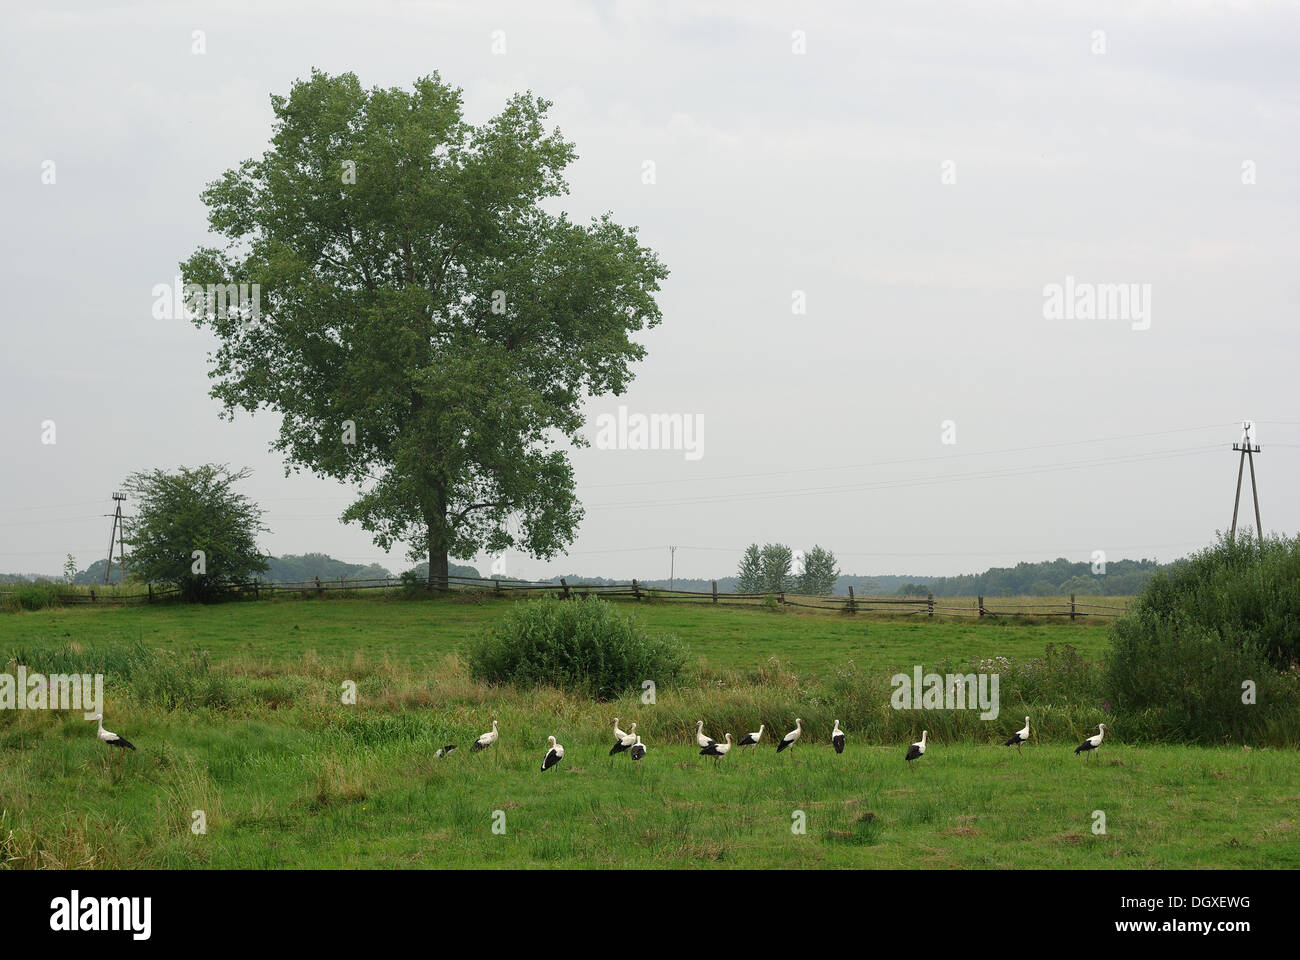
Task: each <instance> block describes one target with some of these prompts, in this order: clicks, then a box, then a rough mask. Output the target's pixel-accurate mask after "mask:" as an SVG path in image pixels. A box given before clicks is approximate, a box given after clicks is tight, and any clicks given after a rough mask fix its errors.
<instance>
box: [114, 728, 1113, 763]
mask: <svg viewBox="0 0 1300 960" xmlns="http://www.w3.org/2000/svg"><path fill="white" fill-rule="evenodd" d="M619 722H620V720H619V718H618V717H615V718H614V745H613V746H612V747H610V748H609V755H610V756H611V757H613V756H617V755H618V754H620V753H626V754H627V755H628V756H629V757H631V758H632V759H633V760H634V761H636V760H640V759H641V758H643V757H644V756H645V755H646V745H645V744H644V743H643V742H642V740H641V735H640V734H639V733H637V732H636V723H635V722H634V723H633V724H632V726H631V729H629V730H624V729H623V728H622V727H620V726H619ZM764 729H765V728H764V725H763V724H761V723H760V724H759V725H758V729H757V730H756V731H754V732H752V733H747V734H745V736H744V737H742V738H741V739H740V740H739V741H738V742H736V743H733V742H732V739H731V734H730V733H727V734H726V735H725V736H724V737H723V739H722V741H717V740H714V739H713V738H712V737H710V736H709V735H708V734H706V733H705V732H704V721H703V720H699V721H697V722H696V724H695V743H696V745H697V746H698V747H699V748H700V750H699V752H700V756H703V757H713V758H714V759H715V760H721V759H722V758H723V757H725V756H727V754H729V753H730V752H731V748H732V747H733V746H741V747H754V746H757V745H758V744H759V742H760V741H761V740H762V739H763V731H764ZM1109 729H1110V728H1109V727H1107V726H1106V724H1104V723H1102V724H1098V729H1097V733H1096V734H1094V735H1093V736H1091V737H1088V738H1087V739H1086V740H1084V741H1083V743H1081V744H1079V745H1078V746H1077V747H1075V748H1074V752H1075V754H1076V755H1077V754H1080V753H1089V752H1095V751H1096V750H1097V748H1098V747H1100V746H1101V741H1102V739H1103V738H1104V737H1105V736H1106V732H1107V731H1108V730H1109ZM101 736H102V735H101ZM499 736H500V733H499V731H498V729H497V721H495V720H493V721H492V729H491V730H489V731H488V732H487V733H484V734H483V735H481V736H480V737H478V738H477V739H476V740H475V741H474V744H473V746H472V748H471V749H472V750H473V751H474V752H476V753H477V752H478V751H480V750H486V749H487V748H488V747H490V746H492V745H493V744H494V743H496V742H497V740H498V738H499ZM802 736H803V720H802V719H800V718H799V717H795V720H794V729H793V730H791V731H790V732H789V733H787V734H786V735H785V736H784V737H782V738H781V739H780V740H779V741H777V744H776V752H777V753H780V752H781V751H783V750H786V749H789V748H790V747H793V746H794V745H795V744H796V743H798V742H799V738H800V737H802ZM929 736H930V732H929V731H928V730H922V731H921V739H920V740H917V741H916V742H915V743H912V744H909V745H908V748H907V753H906V754H905V755H904V759H905V760H906V761H907V766H908V768H909V769H911V767H912V765H913V764H914V763H915V762H916V761H917V760H920V759H921V758H922V757H924V756H925V750H926V746H927V745H928V740H929ZM1028 741H1029V718H1028V717H1025V725H1024V726H1023V727H1021V728H1020V729H1019V730H1017V731H1016V732H1015V733H1013V734H1012V735H1011V736H1010V737H1008V738H1007V740H1006V742H1005V743H1004V744H1003V746H1006V747H1015V748H1016V750H1017V751H1019V750H1020V748H1021V747H1022V746H1024V744H1025V743H1027V742H1028ZM546 743H547V750H546V755H545V756H544V757H542V772H543V773H545V772H546V771H547V770H549V769H551V767H553V766H555V765H556V764H557V763H559V762H560V761H561V760H563V759H564V747H563V746H562V745H561V744H560V743H558V742H557V741H556V739H555V737H553V736H550V737H547V738H546ZM830 743H831V746H832V747H834V748H835V752H836V753H843V752H844V744H845V734H844V731H843V730H842V729H841V728H840V722H839V721H838V720H836V721H835V726H834V728H833V729H832V730H831V738H830ZM132 749H134V748H132ZM455 749H456V745H455V744H448V745H447V746H445V747H442V748H440V749H439V750H438V751H437V754H436V756H439V757H445V756H446V755H447V754H449V753H451V751H453V750H455Z"/></svg>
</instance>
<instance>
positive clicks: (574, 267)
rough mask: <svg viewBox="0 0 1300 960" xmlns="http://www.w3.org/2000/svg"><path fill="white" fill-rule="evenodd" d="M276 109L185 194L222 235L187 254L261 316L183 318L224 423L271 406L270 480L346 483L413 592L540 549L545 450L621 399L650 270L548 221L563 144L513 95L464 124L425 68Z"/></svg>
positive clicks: (569, 148)
mask: <svg viewBox="0 0 1300 960" xmlns="http://www.w3.org/2000/svg"><path fill="white" fill-rule="evenodd" d="M271 106H272V108H273V110H274V114H275V123H274V129H273V135H272V138H271V144H270V147H269V149H268V150H267V151H266V152H265V153H263V154H262V156H261V157H260V158H257V159H251V160H247V161H245V162H244V163H242V164H241V165H240V166H239V167H238V168H236V169H233V170H229V171H227V172H226V173H225V175H224V176H223V177H221V178H220V179H219V180H217V181H215V182H213V183H212V184H210V185H209V186H208V188H207V190H206V191H205V192H204V194H203V199H204V201H205V202H206V203H207V205H208V207H209V222H210V225H211V228H212V230H213V231H214V232H215V233H217V234H219V235H221V236H223V237H224V238H225V241H226V243H225V246H224V247H222V248H220V249H218V248H210V247H209V248H202V249H199V250H197V251H196V252H195V253H194V254H193V255H192V256H191V257H190V258H189V259H188V260H187V261H186V262H184V263H183V264H182V265H181V269H182V274H183V277H184V280H185V282H186V283H187V284H200V285H205V286H206V285H210V284H219V285H225V284H232V283H233V284H239V283H246V284H250V285H251V284H257V285H258V286H257V288H256V290H257V294H258V297H259V301H254V302H255V303H256V304H257V311H256V312H257V316H256V317H250V313H251V312H252V311H250V310H249V309H245V310H242V311H239V310H222V309H220V308H219V305H218V304H217V303H216V301H215V299H214V298H212V297H209V298H207V301H206V302H205V303H203V304H202V306H201V309H199V310H198V311H197V314H198V315H197V316H196V317H195V318H194V322H195V323H196V324H198V325H200V326H203V327H205V328H207V329H210V330H211V331H212V332H213V333H214V334H215V335H216V336H217V338H218V340H219V345H218V347H217V350H216V352H215V354H213V356H212V368H211V371H210V374H209V375H210V376H211V377H212V378H213V379H214V380H215V384H214V386H213V387H212V395H213V396H214V397H216V398H217V399H219V400H221V401H222V402H223V403H224V405H225V409H224V415H225V416H226V417H228V418H229V417H231V416H233V414H234V412H235V411H236V410H237V409H243V410H247V411H249V412H253V411H256V410H258V409H259V408H263V407H266V408H269V409H272V410H275V411H278V412H279V413H280V414H281V415H282V421H281V426H280V432H279V437H278V439H277V440H276V441H275V442H274V443H273V445H272V446H273V449H277V450H279V451H281V452H282V453H283V454H284V456H285V459H286V463H287V465H288V466H287V467H286V469H294V470H299V469H303V468H307V469H310V470H312V471H315V472H317V473H319V474H323V475H327V476H331V477H335V478H338V479H341V480H344V481H346V482H350V483H353V484H355V485H356V486H357V488H358V489H359V494H358V496H357V499H356V500H355V502H353V503H352V505H351V506H349V507H348V508H347V510H346V511H344V513H343V515H342V519H343V520H345V521H349V522H352V521H355V522H359V523H360V524H361V525H362V526H363V527H364V528H365V529H366V530H368V531H370V532H371V533H372V535H373V536H374V539H375V542H376V543H378V544H379V545H380V546H382V547H384V548H385V549H387V548H389V547H391V546H392V544H393V543H395V542H402V543H406V544H408V545H410V546H411V558H412V559H420V558H427V559H428V561H429V583H430V585H437V584H439V583H440V582H445V579H446V576H447V568H448V556H449V555H450V556H453V557H458V558H468V557H470V556H472V555H474V554H475V553H477V552H479V551H481V550H486V551H489V552H492V553H498V552H500V551H503V550H506V549H509V548H515V549H519V550H522V551H525V552H527V553H529V554H531V555H533V556H539V557H549V556H552V555H554V554H555V553H556V552H558V551H559V550H561V549H562V548H563V547H564V546H565V545H567V544H568V543H570V542H572V539H573V536H574V533H575V530H576V527H577V524H578V522H579V521H580V519H581V517H582V510H581V507H580V506H579V504H578V502H577V499H576V497H575V494H574V480H573V472H572V468H571V465H570V463H569V461H568V458H567V456H566V455H565V453H564V451H563V450H560V449H557V444H558V443H559V442H560V441H561V440H563V439H566V438H567V440H568V441H570V442H571V443H573V444H575V445H585V444H586V441H585V439H584V438H583V437H582V436H581V434H580V432H579V431H580V429H581V427H582V422H583V421H582V416H581V411H580V405H581V403H582V401H583V399H584V398H585V397H586V396H592V395H599V394H605V393H614V394H620V393H622V392H623V391H624V390H625V388H626V386H627V384H628V382H629V380H630V379H631V372H630V369H629V368H630V365H631V364H632V363H633V362H634V361H636V360H638V359H640V358H641V357H642V356H643V355H644V348H643V347H641V346H640V345H639V344H637V343H635V342H634V341H633V340H632V339H631V336H632V334H634V333H635V332H637V331H639V330H642V329H644V328H647V327H652V326H655V325H656V324H657V323H658V322H659V320H660V311H659V308H658V306H657V304H656V302H655V299H654V294H655V293H656V292H657V291H658V289H659V281H660V280H662V279H663V278H664V277H666V276H667V270H666V269H665V267H664V265H663V264H662V263H661V262H660V260H659V259H658V257H657V256H656V255H655V254H654V253H653V252H652V251H651V250H649V249H647V248H646V247H643V246H642V245H641V244H640V243H639V242H638V240H637V231H636V229H635V228H628V227H623V226H620V225H619V224H617V223H615V222H614V221H613V220H612V219H611V218H610V216H609V215H604V216H601V217H598V218H596V219H594V220H592V221H591V222H590V223H589V224H585V225H584V224H577V223H573V222H571V221H570V220H569V219H568V218H567V216H565V215H564V214H563V213H555V212H552V209H551V205H550V204H548V203H547V201H550V200H552V199H553V198H555V197H559V196H562V195H563V194H565V193H566V192H567V189H568V188H567V185H566V183H565V180H564V177H563V171H564V169H565V168H566V167H567V166H568V165H569V164H570V163H571V162H572V161H573V160H574V158H575V156H576V154H575V151H574V146H573V144H571V143H569V142H567V141H565V140H564V138H563V137H562V136H561V135H560V132H559V131H558V130H549V131H548V130H547V129H546V124H545V116H546V112H547V109H548V108H549V107H550V104H549V103H548V102H547V101H546V100H543V99H540V98H538V97H535V96H533V95H532V94H531V93H523V94H517V95H515V96H513V97H511V98H510V99H509V100H508V101H507V102H506V104H505V106H504V109H503V110H502V111H501V112H500V113H499V114H498V115H497V116H495V117H493V118H492V119H490V120H488V121H486V122H485V123H483V124H481V125H477V126H476V125H473V124H470V123H468V122H467V121H466V120H465V119H464V117H463V115H462V103H461V92H460V91H459V90H458V89H455V88H453V87H451V86H449V85H447V84H445V83H444V82H443V81H442V80H441V79H440V78H439V77H438V75H437V74H433V75H431V76H428V77H424V78H422V79H419V80H417V81H416V82H415V84H414V85H413V88H412V89H411V90H403V89H399V88H393V89H378V88H375V89H370V90H366V89H363V88H362V86H361V84H360V83H359V82H358V80H357V78H356V77H355V76H354V75H352V74H342V75H340V76H329V75H327V74H325V73H321V72H317V71H313V73H312V75H311V78H310V79H308V80H303V81H299V82H296V83H295V84H294V85H293V86H292V88H291V89H290V91H289V94H288V96H285V97H282V96H273V97H272V98H271ZM249 289H250V290H251V289H253V288H251V287H250V288H249ZM245 306H246V307H247V306H248V305H247V304H245Z"/></svg>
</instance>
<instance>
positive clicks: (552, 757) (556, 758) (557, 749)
mask: <svg viewBox="0 0 1300 960" xmlns="http://www.w3.org/2000/svg"><path fill="white" fill-rule="evenodd" d="M546 742H547V743H549V744H550V745H551V749H549V750H547V751H546V756H544V757H542V772H543V773H545V772H546V771H547V770H549V769H551V767H553V766H555V765H556V764H557V763H559V762H560V761H561V760H563V759H564V747H562V746H560V744H558V743H556V742H555V738H554V737H547V738H546Z"/></svg>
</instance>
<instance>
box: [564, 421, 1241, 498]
mask: <svg viewBox="0 0 1300 960" xmlns="http://www.w3.org/2000/svg"><path fill="white" fill-rule="evenodd" d="M1230 426H1235V424H1231V423H1228V424H1223V423H1216V424H1208V425H1206V426H1203V427H1179V428H1176V429H1173V430H1153V431H1148V432H1146V433H1126V434H1120V435H1118V436H1113V437H1095V438H1093V439H1090V440H1060V441H1056V442H1053V443H1037V444H1030V445H1028V446H1023V447H1004V448H1002V449H1000V450H973V451H967V452H963V453H944V454H935V455H934V456H926V457H906V458H903V459H895V460H872V461H870V462H867V463H851V464H848V463H846V464H841V465H838V466H835V465H826V466H820V467H797V468H793V469H789V470H770V471H762V472H756V473H731V474H718V475H715V476H711V477H675V478H672V479H664V480H627V481H620V482H618V483H590V484H585V485H584V489H587V490H599V489H605V488H609V487H639V486H647V485H651V484H661V483H695V482H705V481H710V480H747V479H751V478H755V477H780V476H788V475H791V474H798V473H819V472H822V471H826V470H862V469H866V468H868V467H887V466H895V465H898V464H903V463H926V462H930V461H934V460H954V459H957V458H961V457H991V456H1001V455H1002V454H1007V453H1024V452H1027V451H1030V450H1048V449H1052V448H1055V447H1072V446H1079V445H1082V444H1089V443H1113V442H1115V441H1118V440H1136V439H1141V438H1146V437H1159V436H1166V435H1170V434H1175V433H1192V432H1195V431H1198V430H1222V429H1223V428H1224V427H1230Z"/></svg>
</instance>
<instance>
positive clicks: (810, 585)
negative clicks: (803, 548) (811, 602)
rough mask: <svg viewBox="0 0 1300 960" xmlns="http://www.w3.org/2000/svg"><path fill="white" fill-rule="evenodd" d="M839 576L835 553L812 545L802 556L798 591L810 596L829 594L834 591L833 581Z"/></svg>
mask: <svg viewBox="0 0 1300 960" xmlns="http://www.w3.org/2000/svg"><path fill="white" fill-rule="evenodd" d="M839 578H840V570H839V567H838V566H837V565H836V563H835V554H833V553H831V552H830V551H829V550H826V549H824V548H822V547H821V546H820V545H818V546H814V547H813V548H812V549H811V550H809V551H808V552H807V553H806V554H804V558H803V573H801V574H800V575H799V583H798V587H799V592H800V593H802V594H805V595H806V596H810V597H825V596H830V595H831V594H832V593H834V592H835V581H836V580H838V579H839Z"/></svg>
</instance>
